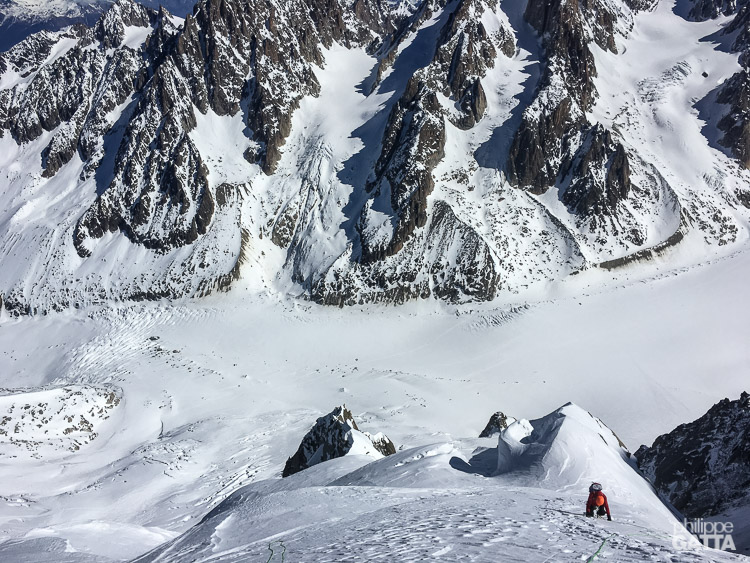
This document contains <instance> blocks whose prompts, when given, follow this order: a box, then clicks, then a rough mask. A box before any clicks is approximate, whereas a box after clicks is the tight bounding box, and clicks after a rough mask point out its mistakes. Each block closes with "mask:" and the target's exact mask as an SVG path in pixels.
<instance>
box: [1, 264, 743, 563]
mask: <svg viewBox="0 0 750 563" xmlns="http://www.w3.org/2000/svg"><path fill="white" fill-rule="evenodd" d="M659 267H660V266H659V265H658V264H652V265H649V266H642V267H641V270H640V272H639V273H640V274H641V277H642V278H643V279H642V280H641V281H639V282H636V283H633V282H628V281H625V280H624V276H625V274H621V275H622V276H623V280H621V281H622V284H621V285H618V284H617V283H614V284H613V282H612V280H610V281H609V284H610V285H609V286H604V285H603V283H602V282H603V279H602V276H604V275H605V274H604V273H602V272H600V271H597V270H590V271H587V272H584V273H582V274H581V275H579V276H575V277H573V278H570V280H569V281H568V282H566V283H564V284H559V285H557V286H555V287H550V288H547V289H546V290H545V291H543V292H540V294H539V296H538V298H536V299H534V298H530V299H528V300H527V301H525V302H523V303H507V304H499V303H495V304H492V305H485V306H482V307H474V308H473V309H469V308H466V307H448V306H444V305H443V306H439V305H436V304H434V303H418V304H412V305H406V306H404V307H401V308H386V307H374V306H373V307H368V308H364V309H343V310H339V309H330V308H321V307H318V306H311V305H308V304H304V303H301V302H286V301H280V300H274V299H273V298H271V297H258V296H257V294H256V293H254V292H251V291H249V290H248V289H247V288H242V287H239V286H238V287H236V288H235V289H234V290H233V291H232V292H230V293H229V294H223V295H216V296H212V297H208V298H205V299H203V300H200V301H187V300H186V301H184V302H182V303H174V304H171V305H170V304H143V305H133V306H122V307H103V308H90V309H86V310H82V311H78V312H70V313H62V314H57V315H51V316H47V317H34V318H23V319H15V318H14V319H11V318H3V319H2V323H1V324H0V350H2V352H1V353H0V370H2V373H3V382H4V385H5V386H6V387H7V388H8V389H7V390H6V391H4V392H3V393H4V395H3V396H2V397H0V408H1V409H2V410H4V411H6V412H7V413H8V414H7V416H9V417H11V422H9V423H8V424H5V425H3V428H5V429H7V430H8V433H7V434H3V435H0V441H2V448H1V449H0V454H2V459H0V495H1V496H2V503H0V518H1V520H0V521H1V522H2V524H1V525H0V533H2V537H3V539H5V540H6V541H5V543H2V544H0V559H2V560H3V561H19V562H26V561H108V560H111V559H115V560H126V559H130V558H134V557H137V556H140V555H142V554H144V553H145V552H148V551H149V550H151V549H157V551H155V552H153V553H151V554H149V555H145V556H144V557H143V559H142V560H144V561H152V560H153V561H209V560H210V561H265V560H267V559H268V558H269V557H270V558H271V559H270V560H272V561H281V560H282V559H281V558H282V556H283V557H285V560H286V561H298V560H299V561H371V560H378V559H387V560H404V561H406V560H440V559H443V560H473V561H581V560H586V559H587V558H589V557H591V556H593V555H594V554H595V553H596V552H597V550H599V548H600V547H601V550H600V551H599V552H598V555H597V558H599V559H601V560H610V561H644V560H654V561H707V560H714V561H724V560H731V557H734V556H729V555H727V554H725V553H723V552H718V551H713V550H712V551H708V550H703V549H697V548H696V551H690V552H676V551H675V550H674V548H673V547H672V533H673V529H674V528H673V526H674V525H675V523H677V519H676V518H675V517H674V516H672V515H671V514H670V512H669V510H668V509H667V508H666V507H665V506H664V505H663V504H662V503H661V502H660V501H659V500H658V498H657V497H656V496H655V495H654V493H653V492H652V490H651V488H650V486H649V485H648V484H647V483H646V482H645V481H644V480H643V479H642V478H641V477H640V475H639V474H637V473H636V471H635V470H634V469H633V467H632V461H631V460H630V459H629V458H628V457H627V455H625V454H624V451H623V450H622V449H621V448H620V446H619V445H618V440H617V438H615V437H614V436H613V435H612V433H611V432H610V431H609V430H608V429H607V427H609V428H612V430H614V431H615V432H617V435H618V436H619V438H620V439H622V440H623V441H624V442H625V444H627V445H628V446H630V448H631V449H634V448H635V447H637V445H639V444H640V443H642V442H648V443H650V442H651V440H653V438H654V437H655V436H656V435H658V434H660V433H663V432H665V431H668V430H671V429H672V428H674V427H675V426H676V425H677V424H679V423H681V422H684V421H687V420H691V419H694V418H696V417H697V416H699V415H701V414H702V413H703V412H705V411H706V410H707V408H708V407H709V406H710V405H711V404H713V403H714V402H715V401H716V400H717V399H720V398H722V397H724V396H729V397H734V396H737V395H738V394H739V392H740V390H741V389H742V388H743V386H746V385H747V365H748V362H749V360H750V357H749V356H750V352H748V347H747V345H746V342H747V339H748V336H749V334H748V333H749V332H750V330H749V329H748V325H747V318H748V314H749V313H750V294H749V293H750V290H748V287H747V284H746V282H745V280H746V278H747V273H748V272H750V254H748V253H746V252H745V253H739V254H736V255H734V256H732V257H730V258H726V259H722V260H719V261H716V262H714V263H710V264H708V265H705V266H703V267H699V268H693V269H690V270H686V271H683V272H678V273H674V272H671V273H667V274H663V275H660V274H659V272H658V271H657V269H658V268H659ZM647 274H650V275H651V277H646V276H647ZM629 275H632V272H631V274H629ZM595 288H599V289H595ZM567 400H570V401H573V402H574V403H576V404H577V405H578V406H566V407H564V408H563V409H561V410H560V411H556V409H557V408H558V407H559V406H560V404H561V403H563V402H565V401H567ZM342 402H345V403H346V404H347V406H348V407H349V408H351V409H353V412H354V413H355V416H356V417H357V419H358V420H359V421H360V423H362V425H363V426H364V427H365V428H367V429H368V430H370V431H382V432H385V433H386V434H387V435H388V436H389V437H391V438H392V439H393V440H394V442H395V443H396V444H397V446H399V447H401V448H402V449H401V450H400V451H399V452H398V453H397V454H396V455H395V456H393V457H388V458H385V459H381V460H378V461H372V463H368V461H370V460H369V459H368V458H366V457H361V456H346V457H344V458H340V459H338V460H333V461H330V462H326V463H323V464H321V465H319V466H315V467H313V468H311V469H309V470H306V471H303V472H302V473H300V474H297V475H294V476H292V477H289V478H287V479H283V480H282V479H280V478H279V476H280V473H281V469H282V468H283V465H284V462H285V460H286V458H287V457H288V456H290V455H292V454H293V453H294V451H295V450H296V448H297V445H298V444H299V441H300V440H301V438H302V436H303V435H304V434H305V432H306V431H307V430H308V429H309V427H310V426H311V425H312V423H313V422H314V420H315V418H316V417H318V416H321V415H323V414H325V413H326V412H329V411H330V409H331V408H333V407H334V406H336V405H337V404H341V403H342ZM27 405H30V406H28V407H27ZM11 407H14V410H13V412H10V409H11ZM60 409H63V410H64V412H62V413H60V414H56V413H57V412H58V411H59V410H60ZM496 410H503V411H505V412H506V413H508V414H510V415H512V416H515V417H516V418H525V419H534V418H536V417H544V416H545V415H547V414H548V413H550V412H552V413H553V414H551V415H549V416H548V417H546V418H542V419H541V420H537V421H533V420H532V424H533V425H534V428H535V429H536V430H537V431H536V432H535V433H534V434H533V435H532V436H531V437H530V442H531V445H528V444H527V445H521V446H520V448H515V449H513V448H511V450H512V451H514V452H517V455H515V456H513V457H512V458H507V457H502V456H499V454H498V449H497V447H496V446H497V440H496V439H481V440H480V439H475V438H474V436H477V435H478V434H479V432H480V430H481V429H482V428H483V426H484V424H485V423H486V422H487V419H488V418H489V416H490V415H491V414H492V413H493V412H494V411H496ZM29 411H30V412H29ZM587 411H588V412H590V413H592V415H593V416H595V417H598V418H599V419H601V421H603V423H600V422H598V420H597V419H594V418H592V416H591V415H589V414H588V412H587ZM66 414H67V415H68V416H70V417H72V422H71V423H69V426H71V427H72V426H76V427H77V430H76V431H75V435H74V436H70V435H69V434H66V433H65V429H66V428H68V425H67V424H68V423H67V422H66V421H67V419H61V416H66ZM0 415H5V413H0ZM81 416H82V417H83V418H85V419H86V421H87V422H88V425H89V426H87V428H84V429H82V428H81V418H80V417H81ZM29 417H35V418H36V419H38V422H37V424H39V425H40V426H39V427H37V426H36V425H27V426H21V430H20V431H19V433H17V434H16V433H13V432H12V428H13V426H14V425H15V423H16V422H18V421H24V422H26V421H28V418H29ZM603 424H606V427H605V426H604V425H603ZM27 428H28V431H27ZM93 434H95V436H94V435H93ZM517 437H518V436H517ZM73 440H77V445H78V448H75V447H74V445H75V444H74V442H73ZM527 441H529V440H527ZM516 445H517V446H518V444H516ZM71 447H72V448H73V449H71ZM507 450H508V448H505V449H503V450H502V451H504V452H505V451H507ZM520 450H524V451H520ZM503 460H504V461H503ZM498 471H501V472H500V473H498ZM591 480H598V481H601V482H603V483H604V485H605V487H606V490H607V492H608V493H609V499H610V504H611V508H612V512H613V516H614V521H613V522H607V521H605V520H588V519H586V518H584V517H583V515H582V510H583V504H584V502H585V499H586V489H587V486H588V484H589V482H590V481H591ZM243 487H244V488H243ZM180 534H183V535H180ZM175 538H176V539H175ZM605 540H606V542H605ZM167 541H170V542H171V543H168V544H167V545H166V546H162V547H159V546H160V545H161V544H162V543H163V542H167Z"/></svg>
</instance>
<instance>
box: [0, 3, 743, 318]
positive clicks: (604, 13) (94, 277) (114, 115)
mask: <svg viewBox="0 0 750 563" xmlns="http://www.w3.org/2000/svg"><path fill="white" fill-rule="evenodd" d="M706 6H708V7H706ZM659 10H661V11H662V12H663V11H664V10H663V9H662V8H661V7H659V6H658V5H657V4H656V3H654V2H650V1H637V2H636V1H630V0H591V1H588V2H583V3H575V2H539V1H536V0H530V1H529V2H528V3H527V4H526V6H525V8H524V9H523V10H521V9H520V8H519V7H518V6H517V5H516V4H512V3H510V2H508V1H499V0H453V1H450V2H445V1H441V0H422V1H419V2H379V1H376V0H355V1H351V0H305V2H303V3H296V4H294V3H292V4H289V3H284V2H276V1H270V2H265V1H260V0H257V1H256V0H251V1H248V2H241V1H239V0H203V1H202V2H199V3H198V4H197V5H196V7H195V9H194V11H193V13H192V14H190V15H188V16H187V17H186V18H185V19H184V20H181V19H179V18H175V17H173V16H172V15H171V14H169V13H168V12H167V11H166V10H163V9H162V10H160V11H154V10H150V9H148V8H145V7H143V6H140V5H138V4H135V3H134V2H133V1H132V0H120V1H119V2H117V3H116V4H114V5H113V6H112V7H111V9H110V10H108V11H107V12H106V13H105V14H104V15H103V16H102V17H101V18H100V19H99V21H98V22H97V23H96V24H95V25H94V26H93V27H92V28H86V27H84V26H77V27H73V28H70V29H67V30H65V31H61V32H54V33H52V32H41V33H39V34H36V35H32V36H30V37H29V38H27V39H26V40H25V41H23V42H22V43H20V44H19V45H16V46H15V47H14V48H12V49H11V50H10V51H8V52H7V53H3V54H2V55H0V72H1V73H2V79H1V81H0V142H2V144H3V152H4V153H5V154H8V155H11V156H9V157H7V159H6V160H4V161H3V162H2V167H1V168H0V170H1V171H2V173H3V174H4V175H5V177H4V179H5V181H6V183H7V184H8V185H9V186H10V189H9V190H8V191H7V192H6V195H5V196H4V198H5V199H6V200H7V204H6V205H5V206H4V208H3V210H2V215H0V253H2V256H4V257H5V259H6V260H7V259H11V258H12V259H13V260H14V261H17V264H18V267H13V268H8V269H6V270H5V272H3V273H2V274H0V294H2V296H3V302H4V303H5V304H6V306H8V307H9V308H12V309H13V310H14V311H16V312H34V311H48V310H56V309H61V308H65V307H70V306H76V305H79V306H82V305H85V304H88V303H96V302H102V301H106V300H109V299H133V298H136V299H138V298H159V297H177V296H181V295H202V294H205V293H207V292H209V291H212V290H214V289H216V288H225V287H227V286H228V285H229V284H230V283H231V281H232V280H234V279H236V277H237V276H238V275H240V270H241V264H242V263H244V264H246V266H247V267H248V268H250V266H249V264H253V266H252V268H253V269H252V271H251V272H250V275H251V276H257V277H258V278H259V281H258V283H257V284H256V285H257V286H262V287H266V288H269V289H270V290H277V289H279V290H281V291H288V292H291V293H293V294H296V295H304V296H305V297H307V298H309V299H312V300H314V301H317V302H320V303H325V304H335V305H351V304H355V303H365V302H385V303H402V302H404V301H407V300H410V299H420V298H431V297H434V298H437V299H441V300H446V301H449V302H453V303H463V302H468V301H482V300H491V299H493V298H495V297H496V296H497V295H498V294H499V293H503V292H506V293H518V292H521V291H523V290H524V289H525V288H526V287H528V286H529V285H531V284H533V283H537V282H539V281H543V280H550V279H552V280H554V279H559V278H562V277H565V276H566V275H569V274H572V273H575V272H578V271H580V270H581V269H585V268H588V267H592V266H595V265H602V267H605V268H613V267H623V266H627V265H628V264H631V263H633V262H637V261H643V260H648V259H650V257H653V256H655V255H657V254H664V253H666V252H668V250H669V249H670V248H671V247H672V246H674V245H676V244H683V242H682V241H685V240H689V239H694V240H698V241H700V244H705V245H707V246H709V247H714V246H722V245H725V246H726V245H732V244H734V243H736V242H737V241H741V240H743V239H742V237H741V236H740V232H741V231H742V229H744V228H745V226H744V225H745V223H746V219H747V218H746V214H747V212H746V211H744V210H742V209H740V208H741V207H742V206H745V207H746V208H747V206H748V202H750V190H747V182H748V181H750V180H748V178H749V177H748V174H747V173H746V172H745V171H744V170H735V167H734V162H735V161H736V162H738V163H740V164H742V163H746V161H747V154H750V151H748V150H747V147H746V146H745V145H747V142H746V141H747V139H746V137H747V135H746V133H745V131H744V129H745V125H744V124H745V123H746V122H750V121H748V120H747V119H745V114H746V113H747V112H748V110H747V108H746V107H745V105H747V104H745V103H744V101H743V100H745V98H747V96H745V94H744V89H745V85H746V84H747V83H748V81H747V77H746V76H745V74H746V72H745V71H744V70H743V71H742V72H740V73H737V74H735V76H734V77H731V78H729V77H727V78H728V80H726V82H725V83H724V85H723V86H722V87H721V88H720V89H719V91H717V92H715V93H714V94H713V95H714V98H713V99H712V98H710V96H709V97H707V98H706V100H704V101H702V102H701V103H709V101H710V103H714V104H726V105H728V106H729V111H728V112H727V113H726V115H725V116H724V117H723V119H721V120H719V121H718V122H717V123H715V124H714V123H713V122H712V123H711V124H709V125H708V126H707V127H706V132H705V134H706V135H709V133H710V128H711V127H713V126H716V127H718V128H719V130H721V131H722V132H723V135H724V136H723V138H721V140H720V141H718V142H719V143H720V146H718V147H713V149H714V150H715V151H716V152H715V156H716V158H717V159H718V161H717V163H716V164H715V165H713V164H712V165H711V166H712V167H711V169H708V168H706V169H704V170H702V171H701V172H700V173H699V174H698V175H697V176H698V177H699V179H698V180H695V177H693V178H691V179H690V181H689V182H687V183H686V182H682V180H681V179H680V178H679V173H678V172H679V171H678V168H679V166H678V163H676V162H672V161H669V160H665V157H664V156H663V155H655V154H654V153H653V151H651V148H650V147H648V146H646V145H644V144H643V142H642V139H641V137H639V135H640V133H641V132H642V131H641V130H640V129H639V127H642V123H641V122H639V120H641V121H642V120H649V119H652V118H653V117H654V116H657V114H658V110H659V104H663V97H662V91H663V89H664V88H665V87H667V86H669V85H670V84H673V83H674V84H679V81H680V80H685V79H687V78H688V77H690V76H692V74H693V73H694V72H695V71H696V69H694V68H693V67H691V65H690V64H689V63H687V62H686V61H675V64H674V65H673V66H672V67H671V68H669V69H666V70H665V71H664V73H663V74H662V76H653V77H644V78H643V79H642V80H640V81H639V82H638V83H637V85H636V88H637V91H634V92H632V95H633V100H631V101H629V103H628V104H626V105H625V106H624V108H622V110H621V111H620V110H619V109H618V108H610V107H608V105H607V104H609V103H610V101H609V100H607V99H604V98H603V97H602V95H601V94H600V92H599V90H600V89H601V84H600V83H598V82H597V81H599V80H601V76H602V69H601V68H597V65H598V63H597V61H598V60H614V59H613V57H619V56H621V55H624V54H625V53H626V52H627V49H626V48H623V45H625V46H627V44H628V43H627V42H628V41H631V35H633V34H632V31H633V29H634V28H635V27H637V26H638V25H640V24H639V22H645V21H647V19H648V18H650V17H656V16H652V12H658V11H659ZM719 13H721V14H732V13H736V16H735V17H734V19H733V20H732V21H731V23H729V24H727V25H724V27H721V28H719V29H720V30H722V31H723V32H724V33H725V34H729V33H734V35H732V38H733V46H732V48H733V49H734V50H735V51H737V53H738V54H737V55H736V56H737V57H738V58H739V61H740V62H741V63H742V64H745V63H744V61H746V60H747V56H746V55H745V54H742V55H740V54H739V53H740V52H744V50H745V49H746V46H747V45H748V44H750V41H747V39H746V38H747V37H749V36H750V35H748V33H750V32H748V31H747V29H745V28H746V27H747V18H748V16H747V9H746V7H745V6H744V4H742V3H740V4H734V3H713V4H712V3H707V2H702V3H696V4H695V9H694V10H693V12H692V15H691V16H690V17H693V18H696V19H703V18H705V17H711V16H713V15H716V14H719ZM658 16H659V17H664V14H663V13H659V14H658ZM670 17H674V18H678V17H679V16H678V15H675V14H670ZM633 41H635V39H633ZM342 52H346V53H348V54H346V55H342V54H341V53H342ZM354 53H361V54H362V55H361V57H360V58H359V60H360V61H361V63H360V64H361V65H368V64H369V65H371V68H370V69H369V71H368V69H366V68H365V69H362V72H361V74H360V75H359V78H357V81H356V82H353V83H352V84H348V83H347V85H346V86H340V88H342V89H343V90H342V91H341V97H342V98H347V96H349V97H350V98H351V97H352V96H354V94H352V92H349V91H347V89H351V91H353V92H355V93H356V96H359V98H358V101H357V103H356V104H349V106H345V111H348V112H349V113H348V114H346V115H342V116H337V115H336V114H335V112H334V111H332V109H331V108H322V109H321V108H318V109H316V110H315V111H317V112H318V113H320V112H324V113H325V112H330V113H326V116H327V117H326V118H325V119H323V120H321V121H320V122H315V124H314V125H313V122H312V121H310V120H311V119H315V118H317V114H315V113H311V112H310V111H309V108H310V107H312V106H314V105H315V104H314V102H313V101H312V100H315V99H316V98H318V97H320V96H321V95H322V93H323V91H324V90H325V89H326V88H330V87H331V86H330V81H331V77H332V76H333V75H334V73H335V72H336V69H335V66H336V64H337V62H338V61H339V59H340V58H341V57H354V56H355V55H354ZM356 56H357V57H359V56H360V55H356ZM332 61H333V62H332ZM605 70H606V69H605ZM357 72H359V70H358V71H357ZM743 73H744V74H743ZM321 77H324V78H321ZM610 78H611V77H610ZM615 78H616V77H615ZM337 79H341V80H344V82H342V84H344V83H345V82H346V80H353V78H350V77H349V76H348V75H347V76H345V77H344V78H341V77H337ZM712 79H713V78H712ZM321 80H328V81H329V82H328V83H322V82H321ZM326 95H327V96H329V97H330V93H328V94H326ZM350 98H347V99H350ZM326 99H328V98H326ZM334 103H335V102H334ZM636 104H640V106H639V109H637V110H633V109H632V108H633V107H634V105H636ZM743 104H744V105H743ZM641 106H642V107H641ZM722 107H723V106H722ZM360 108H362V109H361V111H360ZM628 108H631V109H628ZM613 109H615V110H617V111H619V113H618V114H617V116H616V117H613V118H611V119H610V118H608V117H607V118H604V117H603V116H605V115H609V114H610V113H611V111H612V110H613ZM639 111H640V112H641V113H640V114H639V113H638V112H639ZM657 117H658V116H657ZM692 118H693V117H690V119H692ZM337 119H340V120H341V121H342V122H346V120H348V119H351V120H352V121H353V122H358V121H357V120H360V119H361V120H362V121H361V123H360V125H359V126H357V127H353V128H352V129H351V130H349V131H347V132H344V133H342V135H343V136H344V137H345V139H343V140H342V139H341V138H334V136H333V134H332V133H331V132H330V131H329V130H328V123H330V122H332V121H336V120H337ZM654 121H656V122H657V126H663V127H665V131H668V130H669V124H662V125H659V123H658V119H656V118H654ZM308 127H309V129H308ZM332 130H333V129H331V131H332ZM337 130H338V129H337ZM341 131H345V130H344V129H343V128H341ZM349 139H351V141H349ZM360 141H361V143H360ZM693 141H695V140H693ZM706 142H707V143H711V142H713V141H712V140H711V139H708V140H706ZM347 143H348V146H347ZM639 143H640V144H639ZM360 145H361V146H360ZM342 147H346V148H342ZM722 147H725V148H724V150H726V151H728V152H729V153H730V154H731V156H732V158H733V159H734V160H730V159H728V158H727V157H726V155H724V154H722V153H721V152H720V151H719V150H717V149H722ZM670 158H671V157H670ZM13 159H16V160H15V161H14V160H13ZM21 161H23V162H24V163H28V164H23V165H22V168H23V167H25V168H28V170H19V169H17V168H16V167H14V166H15V165H14V164H13V163H14V162H21ZM696 181H697V182H698V184H699V186H697V187H696V186H693V184H694V183H695V182H696ZM50 212H51V213H52V215H54V217H55V218H54V219H52V218H51V215H50ZM21 248H23V249H25V250H24V251H23V252H21V251H20V249H21ZM131 262H132V263H134V264H136V263H137V264H138V267H137V268H130V267H127V266H126V264H130V263H131ZM279 263H283V264H284V266H283V268H282V270H281V271H274V272H270V271H269V270H270V268H277V266H276V265H277V264H279ZM105 264H106V265H105Z"/></svg>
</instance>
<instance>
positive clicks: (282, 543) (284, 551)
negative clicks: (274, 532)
mask: <svg viewBox="0 0 750 563" xmlns="http://www.w3.org/2000/svg"><path fill="white" fill-rule="evenodd" d="M276 542H278V543H279V545H280V546H281V549H282V550H283V551H282V552H281V563H284V555H286V546H285V545H284V540H276V541H272V542H271V543H269V544H268V551H270V552H271V555H269V556H268V560H267V561H266V563H270V562H271V559H273V556H274V555H275V554H274V551H273V544H274V543H276Z"/></svg>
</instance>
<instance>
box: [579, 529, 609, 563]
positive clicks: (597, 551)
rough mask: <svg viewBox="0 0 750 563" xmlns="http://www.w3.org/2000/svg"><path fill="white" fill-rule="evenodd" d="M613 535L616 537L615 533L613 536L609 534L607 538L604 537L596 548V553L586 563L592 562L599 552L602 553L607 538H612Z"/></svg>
mask: <svg viewBox="0 0 750 563" xmlns="http://www.w3.org/2000/svg"><path fill="white" fill-rule="evenodd" d="M613 537H615V534H612V535H611V536H607V537H606V538H604V541H603V542H602V545H600V546H599V549H597V550H596V553H594V555H592V556H591V557H589V558H588V559H587V560H586V563H591V562H592V561H593V560H594V559H596V556H597V555H599V553H601V551H602V549H604V546H605V544H606V543H607V540H611V539H612V538H613Z"/></svg>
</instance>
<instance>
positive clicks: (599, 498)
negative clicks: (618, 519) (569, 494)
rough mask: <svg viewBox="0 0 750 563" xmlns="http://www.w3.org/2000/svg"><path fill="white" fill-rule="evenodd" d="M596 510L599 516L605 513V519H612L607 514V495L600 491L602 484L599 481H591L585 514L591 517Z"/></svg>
mask: <svg viewBox="0 0 750 563" xmlns="http://www.w3.org/2000/svg"><path fill="white" fill-rule="evenodd" d="M594 511H597V513H598V515H599V516H604V515H605V514H606V515H607V520H612V516H611V515H610V514H609V504H608V503H607V495H605V494H604V493H603V492H602V486H601V485H600V484H599V483H591V486H590V487H589V500H587V501H586V516H588V517H589V518H591V517H592V516H594Z"/></svg>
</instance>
